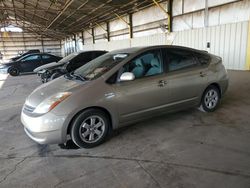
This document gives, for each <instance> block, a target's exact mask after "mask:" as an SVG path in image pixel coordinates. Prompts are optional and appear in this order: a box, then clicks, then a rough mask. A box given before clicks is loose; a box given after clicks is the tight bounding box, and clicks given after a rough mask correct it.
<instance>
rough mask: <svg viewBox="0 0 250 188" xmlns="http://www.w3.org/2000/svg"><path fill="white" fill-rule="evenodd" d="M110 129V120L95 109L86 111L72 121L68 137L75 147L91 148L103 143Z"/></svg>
mask: <svg viewBox="0 0 250 188" xmlns="http://www.w3.org/2000/svg"><path fill="white" fill-rule="evenodd" d="M110 127H111V124H110V120H109V118H108V116H107V115H106V113H104V112H103V111H101V110H97V109H88V110H85V111H83V112H82V113H80V114H79V115H78V116H77V117H76V118H75V119H74V120H73V122H72V126H71V130H70V136H71V139H72V140H73V142H74V143H75V144H76V145H77V146H79V147H81V148H92V147H95V146H98V145H100V144H101V143H103V142H104V141H105V139H106V138H107V136H108V132H109V129H110ZM97 133H98V134H97Z"/></svg>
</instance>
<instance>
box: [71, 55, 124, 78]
mask: <svg viewBox="0 0 250 188" xmlns="http://www.w3.org/2000/svg"><path fill="white" fill-rule="evenodd" d="M128 56H129V54H127V53H116V54H114V53H107V54H104V55H102V56H100V57H98V58H96V59H94V60H92V61H90V62H89V63H87V64H85V65H83V66H82V67H80V68H78V69H77V70H75V72H74V73H75V74H77V75H80V76H81V77H83V78H84V79H86V80H94V79H96V78H98V77H100V76H102V75H103V74H104V73H106V72H107V71H109V70H110V69H111V68H113V67H114V66H115V65H117V64H118V63H119V62H121V61H123V60H124V59H125V58H127V57H128Z"/></svg>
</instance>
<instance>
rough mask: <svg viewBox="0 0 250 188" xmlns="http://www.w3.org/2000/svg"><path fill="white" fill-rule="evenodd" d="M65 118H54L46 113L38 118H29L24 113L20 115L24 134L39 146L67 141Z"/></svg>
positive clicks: (51, 114)
mask: <svg viewBox="0 0 250 188" xmlns="http://www.w3.org/2000/svg"><path fill="white" fill-rule="evenodd" d="M65 120H66V116H56V115H54V114H53V113H50V112H49V113H47V114H44V115H42V116H39V117H31V116H28V115H26V114H25V113H24V112H22V114H21V122H22V124H23V125H24V130H25V132H26V134H27V135H28V136H29V137H30V138H31V139H32V140H34V141H35V142H37V143H39V144H60V143H65V142H66V140H67V134H66V133H67V130H65V129H67V128H65V127H67V126H65Z"/></svg>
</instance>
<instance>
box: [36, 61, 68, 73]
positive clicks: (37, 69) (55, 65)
mask: <svg viewBox="0 0 250 188" xmlns="http://www.w3.org/2000/svg"><path fill="white" fill-rule="evenodd" d="M64 64H65V63H58V62H53V63H49V64H46V65H42V66H40V67H37V68H36V69H35V70H34V72H38V71H41V70H44V69H47V70H48V69H53V68H56V67H60V66H63V65H64Z"/></svg>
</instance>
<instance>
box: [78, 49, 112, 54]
mask: <svg viewBox="0 0 250 188" xmlns="http://www.w3.org/2000/svg"><path fill="white" fill-rule="evenodd" d="M86 52H108V51H106V50H86V51H85V50H81V51H78V52H74V53H79V54H80V53H86Z"/></svg>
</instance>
